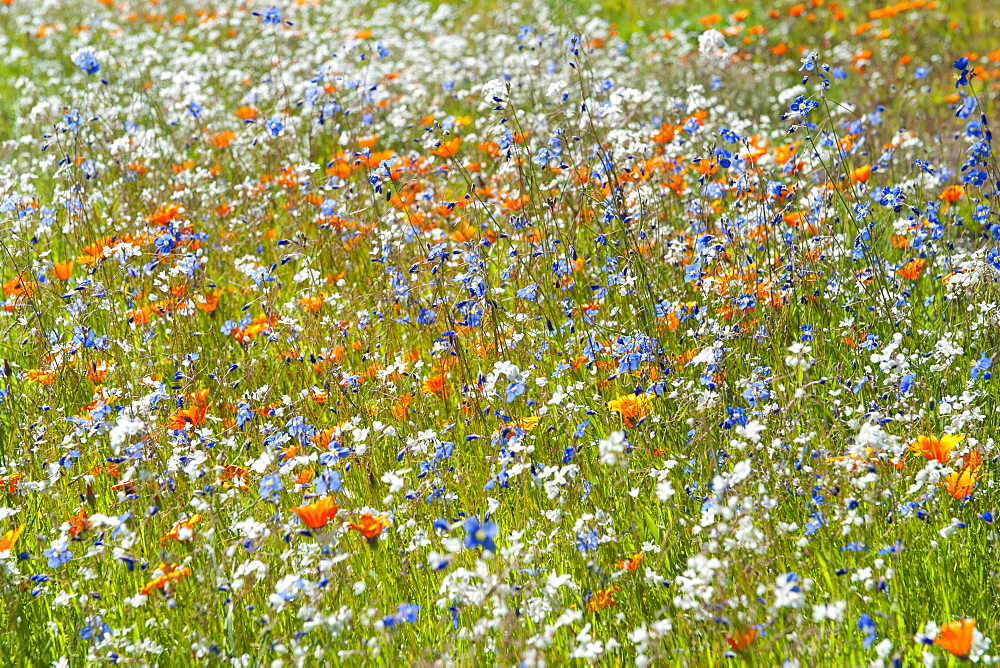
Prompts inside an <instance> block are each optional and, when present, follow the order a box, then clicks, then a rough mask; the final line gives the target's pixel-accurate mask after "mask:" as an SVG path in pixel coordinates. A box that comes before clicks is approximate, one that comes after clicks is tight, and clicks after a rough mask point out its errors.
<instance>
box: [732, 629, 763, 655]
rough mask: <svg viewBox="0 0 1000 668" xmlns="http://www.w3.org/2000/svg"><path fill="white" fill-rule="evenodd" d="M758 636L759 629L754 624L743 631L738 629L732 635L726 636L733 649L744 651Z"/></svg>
mask: <svg viewBox="0 0 1000 668" xmlns="http://www.w3.org/2000/svg"><path fill="white" fill-rule="evenodd" d="M756 637H757V629H756V628H754V627H753V626H748V627H747V628H746V629H744V630H743V631H737V632H736V633H734V634H733V635H731V636H726V642H727V643H729V646H730V647H732V648H733V651H735V652H742V651H743V650H745V649H746V648H747V647H749V646H750V645H751V644H752V643H753V641H754V638H756Z"/></svg>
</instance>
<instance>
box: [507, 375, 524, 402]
mask: <svg viewBox="0 0 1000 668" xmlns="http://www.w3.org/2000/svg"><path fill="white" fill-rule="evenodd" d="M524 390H525V386H524V381H523V380H522V379H520V378H518V379H517V380H515V381H514V382H513V383H511V384H510V385H508V386H507V403H508V404H509V403H511V402H513V401H514V399H516V398H517V397H519V396H521V395H522V394H524Z"/></svg>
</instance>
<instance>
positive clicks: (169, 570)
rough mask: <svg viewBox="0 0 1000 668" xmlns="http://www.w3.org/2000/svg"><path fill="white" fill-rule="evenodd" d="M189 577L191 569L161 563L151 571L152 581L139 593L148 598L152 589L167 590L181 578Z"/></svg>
mask: <svg viewBox="0 0 1000 668" xmlns="http://www.w3.org/2000/svg"><path fill="white" fill-rule="evenodd" d="M189 575H191V569H190V568H188V567H187V566H184V567H183V568H178V567H177V564H166V563H161V564H160V565H159V566H157V567H156V569H155V570H154V571H153V579H152V580H150V581H149V582H147V583H146V584H145V585H144V586H143V588H142V590H141V591H140V593H141V594H142V595H143V596H149V593H150V592H151V591H153V590H154V589H167V588H168V587H172V586H173V584H174V583H176V582H178V581H179V580H180V579H181V578H186V577H188V576H189Z"/></svg>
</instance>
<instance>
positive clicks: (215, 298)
mask: <svg viewBox="0 0 1000 668" xmlns="http://www.w3.org/2000/svg"><path fill="white" fill-rule="evenodd" d="M221 294H222V290H213V291H212V292H209V293H208V294H206V295H199V296H197V297H195V298H194V305H195V307H196V308H197V309H198V310H199V311H204V312H205V313H212V312H214V311H215V309H217V308H218V307H219V295H221Z"/></svg>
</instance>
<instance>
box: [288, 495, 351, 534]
mask: <svg viewBox="0 0 1000 668" xmlns="http://www.w3.org/2000/svg"><path fill="white" fill-rule="evenodd" d="M339 510H340V508H338V507H337V505H336V504H335V503H334V502H333V497H329V496H326V497H323V498H322V499H320V500H319V501H315V502H313V503H310V504H308V505H305V506H299V507H298V508H292V512H294V513H295V514H296V515H298V516H299V519H301V520H302V523H303V524H305V525H306V526H307V527H309V528H310V529H319V528H320V527H323V526H326V523H327V522H329V521H330V519H332V518H333V517H335V516H336V515H337V511H339Z"/></svg>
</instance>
